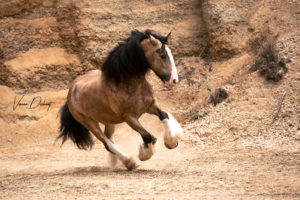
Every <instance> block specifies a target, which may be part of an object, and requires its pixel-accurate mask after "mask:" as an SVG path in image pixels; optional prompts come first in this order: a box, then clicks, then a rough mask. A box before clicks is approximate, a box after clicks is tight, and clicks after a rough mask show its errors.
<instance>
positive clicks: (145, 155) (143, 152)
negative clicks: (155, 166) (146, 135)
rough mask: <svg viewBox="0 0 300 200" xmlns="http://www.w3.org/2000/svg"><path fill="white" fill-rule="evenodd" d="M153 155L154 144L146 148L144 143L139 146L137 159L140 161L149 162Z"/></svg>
mask: <svg viewBox="0 0 300 200" xmlns="http://www.w3.org/2000/svg"><path fill="white" fill-rule="evenodd" d="M154 153H155V144H152V143H150V144H148V148H146V147H145V145H144V143H143V144H141V145H140V153H139V159H140V160H141V161H145V160H149V159H150V158H151V156H152V155H153V154H154Z"/></svg>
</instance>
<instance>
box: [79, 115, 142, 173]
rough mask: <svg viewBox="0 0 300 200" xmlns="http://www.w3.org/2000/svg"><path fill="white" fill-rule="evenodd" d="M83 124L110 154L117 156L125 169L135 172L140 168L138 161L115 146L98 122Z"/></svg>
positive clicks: (85, 122)
mask: <svg viewBox="0 0 300 200" xmlns="http://www.w3.org/2000/svg"><path fill="white" fill-rule="evenodd" d="M83 123H84V125H85V126H86V127H87V128H88V129H89V130H90V131H91V132H92V133H93V134H94V135H95V136H96V138H97V139H99V140H100V141H101V142H102V143H103V144H104V146H105V148H106V149H107V150H108V151H109V152H111V153H112V154H115V155H116V156H117V157H118V159H120V161H121V162H122V163H123V164H124V165H125V167H126V168H127V169H128V170H133V169H135V168H137V167H138V165H137V164H136V161H135V160H134V159H133V158H131V157H129V156H128V155H126V154H125V153H123V152H121V151H120V150H119V149H118V148H117V146H115V145H114V143H113V142H112V141H111V140H110V139H109V138H108V137H107V136H106V135H105V134H104V133H103V132H102V130H101V129H100V127H99V124H98V122H96V121H94V120H84V121H83Z"/></svg>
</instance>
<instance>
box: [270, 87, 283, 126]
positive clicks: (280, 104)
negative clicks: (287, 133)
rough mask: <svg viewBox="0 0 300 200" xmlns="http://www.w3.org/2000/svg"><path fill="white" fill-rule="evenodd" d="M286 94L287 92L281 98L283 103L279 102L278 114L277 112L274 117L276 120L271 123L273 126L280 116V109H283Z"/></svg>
mask: <svg viewBox="0 0 300 200" xmlns="http://www.w3.org/2000/svg"><path fill="white" fill-rule="evenodd" d="M285 94H286V92H284V93H283V95H282V97H281V101H280V102H279V106H278V109H277V112H276V114H275V116H274V118H273V120H272V122H271V125H272V124H273V123H274V122H275V120H276V119H277V118H278V115H279V112H280V109H281V107H282V102H283V100H284V97H285Z"/></svg>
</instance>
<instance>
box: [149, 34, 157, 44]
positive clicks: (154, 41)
mask: <svg viewBox="0 0 300 200" xmlns="http://www.w3.org/2000/svg"><path fill="white" fill-rule="evenodd" d="M149 40H150V42H151V44H152V45H153V46H157V41H156V39H155V38H154V37H153V36H152V35H149Z"/></svg>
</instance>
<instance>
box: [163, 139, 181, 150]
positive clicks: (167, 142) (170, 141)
mask: <svg viewBox="0 0 300 200" xmlns="http://www.w3.org/2000/svg"><path fill="white" fill-rule="evenodd" d="M165 146H166V147H167V148H168V149H174V148H176V147H177V146H178V140H177V139H175V138H173V139H165Z"/></svg>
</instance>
